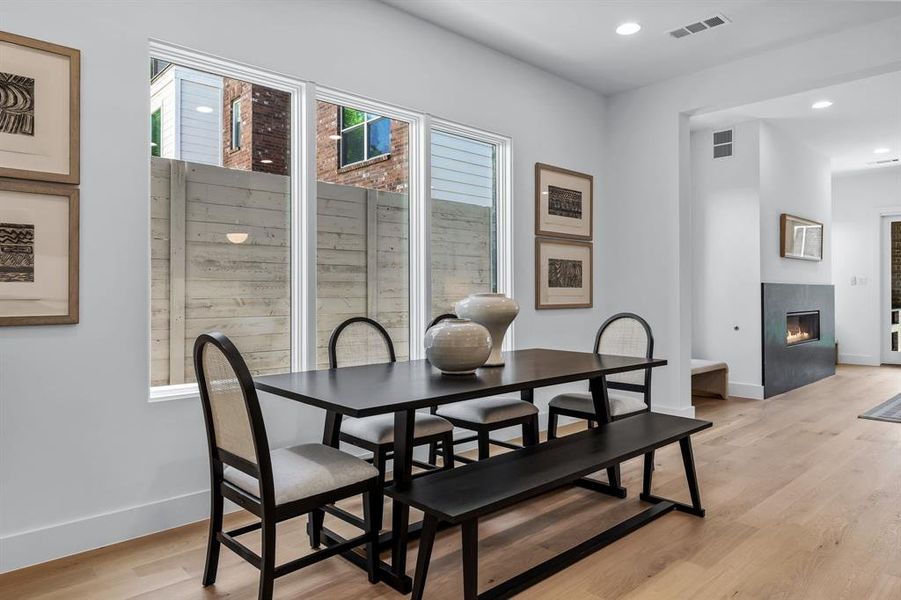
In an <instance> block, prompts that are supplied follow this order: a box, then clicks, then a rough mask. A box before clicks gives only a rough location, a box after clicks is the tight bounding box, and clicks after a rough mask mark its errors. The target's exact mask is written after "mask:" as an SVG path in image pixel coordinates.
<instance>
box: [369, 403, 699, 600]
mask: <svg viewBox="0 0 901 600" xmlns="http://www.w3.org/2000/svg"><path fill="white" fill-rule="evenodd" d="M711 426H712V423H710V422H709V421H701V420H698V419H688V418H684V417H676V416H671V415H665V414H659V413H644V414H641V415H636V416H634V417H630V418H628V419H623V420H620V421H614V422H611V423H606V424H601V425H599V426H598V427H597V428H594V429H589V430H586V431H581V432H579V433H576V434H573V435H569V436H566V437H563V438H559V439H555V440H551V441H548V442H546V443H544V444H540V445H537V446H531V447H527V448H522V449H519V450H514V451H512V452H508V453H505V454H501V455H498V456H493V457H491V458H488V459H485V460H481V461H479V462H477V463H472V464H468V465H465V466H462V467H459V468H456V469H453V470H450V471H443V472H439V473H434V474H432V475H430V476H429V477H424V478H421V479H415V480H413V481H410V482H408V483H407V484H406V485H404V486H402V487H398V486H393V487H389V488H388V489H387V490H386V494H387V495H389V496H391V497H392V498H394V499H395V500H397V501H398V502H401V503H403V504H406V505H408V506H411V507H413V508H417V509H419V510H421V511H422V512H423V513H424V514H425V517H424V521H423V527H422V534H421V539H420V543H419V557H418V560H417V563H416V572H415V576H414V580H413V596H412V597H413V600H421V599H422V597H423V594H424V591H425V583H426V577H427V575H428V568H429V560H430V558H431V553H432V545H433V543H434V540H435V534H436V532H437V530H438V525H439V523H441V522H444V523H448V524H451V525H460V526H461V529H462V538H463V544H462V545H463V597H464V600H489V599H496V598H509V597H511V596H513V595H514V594H517V593H519V592H521V591H523V590H525V589H527V588H528V587H530V586H532V585H534V584H536V583H538V582H539V581H541V580H543V579H546V578H548V577H550V576H551V575H553V574H555V573H557V572H559V571H561V570H563V569H565V568H566V567H568V566H570V565H572V564H574V563H576V562H578V561H579V560H581V559H582V558H585V557H586V556H588V555H590V554H592V553H593V552H596V551H598V550H600V549H601V548H604V547H605V546H608V545H610V544H611V543H613V542H615V541H616V540H618V539H620V538H622V537H624V536H626V535H628V534H629V533H631V532H633V531H635V530H637V529H638V528H640V527H643V526H644V525H647V524H648V523H650V522H652V521H654V520H655V519H657V518H659V517H661V516H663V515H664V514H666V513H668V512H670V511H673V510H677V511H682V512H686V513H689V514H692V515H695V516H698V517H703V516H704V509H703V508H702V506H701V496H700V492H699V489H698V481H697V476H696V474H695V466H694V457H693V454H692V450H691V435H692V434H694V433H697V432H698V431H701V430H703V429H706V428H708V427H711ZM675 442H679V445H680V447H681V451H682V462H683V466H684V468H685V475H686V478H687V481H688V489H689V494H690V497H691V504H684V503H681V502H676V501H674V500H669V499H666V498H661V497H659V496H655V495H653V494H652V493H651V478H652V475H653V463H654V452H655V450H657V449H658V448H661V447H663V446H667V445H669V444H673V443H675ZM641 455H644V478H643V485H642V493H641V495H640V499H641V500H643V501H645V502H649V503H651V504H653V506H651V507H649V508H647V509H645V510H644V511H642V512H640V513H638V514H637V515H634V516H632V517H630V518H628V519H626V520H625V521H622V522H620V523H618V524H617V525H614V526H613V527H610V528H609V529H607V530H605V531H603V532H601V533H600V534H598V535H596V536H594V537H592V538H591V539H589V540H586V541H584V542H582V543H580V544H578V545H577V546H575V547H573V548H570V549H569V550H566V551H564V552H563V553H561V554H559V555H557V556H555V557H553V558H551V559H549V560H547V561H545V562H543V563H541V564H539V565H536V566H534V567H532V568H531V569H529V570H527V571H525V572H524V573H521V574H519V575H516V576H514V577H513V578H511V579H509V580H507V581H505V582H503V583H500V584H498V585H496V586H494V587H492V588H491V589H489V590H487V591H485V592H482V593H481V594H480V593H478V589H477V588H478V522H479V519H480V518H482V517H485V516H488V515H490V514H492V513H495V512H497V511H500V510H503V509H506V508H509V507H511V506H513V505H515V504H518V503H520V502H523V501H524V500H527V499H529V498H533V497H535V496H538V495H540V494H544V493H546V492H550V491H553V490H556V489H559V488H562V487H565V486H568V485H570V484H578V483H579V482H584V481H593V480H587V479H585V477H586V476H587V475H589V474H591V473H594V472H597V471H601V470H603V469H606V468H608V467H612V466H615V465H618V464H620V463H621V462H623V461H625V460H629V459H631V458H635V457H638V456H641Z"/></svg>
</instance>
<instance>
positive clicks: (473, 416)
mask: <svg viewBox="0 0 901 600" xmlns="http://www.w3.org/2000/svg"><path fill="white" fill-rule="evenodd" d="M537 413H538V408H537V407H536V406H535V405H534V404H532V403H531V402H526V401H525V400H520V399H519V398H476V399H475V400H464V401H463V402H455V403H454V404H447V405H445V406H441V407H439V408H438V414H439V415H441V416H443V417H447V418H449V419H459V420H460V421H467V422H469V423H478V424H487V423H497V422H499V421H507V420H509V419H516V418H518V417H528V416H529V415H534V414H537Z"/></svg>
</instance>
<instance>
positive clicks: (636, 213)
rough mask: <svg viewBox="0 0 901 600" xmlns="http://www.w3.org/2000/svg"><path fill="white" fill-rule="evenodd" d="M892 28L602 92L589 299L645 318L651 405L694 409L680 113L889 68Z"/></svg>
mask: <svg viewBox="0 0 901 600" xmlns="http://www.w3.org/2000/svg"><path fill="white" fill-rule="evenodd" d="M899 30H901V18H894V19H886V20H883V21H880V22H877V23H872V24H868V25H864V26H861V27H855V28H851V29H847V30H844V31H840V32H838V33H833V34H830V35H824V36H822V37H818V38H814V39H810V40H807V41H804V42H802V43H799V44H795V45H792V46H784V47H781V48H778V49H775V50H771V51H768V52H763V53H760V54H757V55H755V56H751V57H747V58H743V59H740V60H736V61H733V62H731V63H728V64H724V65H720V66H717V67H713V68H710V69H705V70H703V71H699V72H697V73H694V74H691V75H686V76H683V77H676V78H673V79H670V80H667V81H664V82H660V83H657V84H653V85H649V86H646V87H643V88H639V89H635V90H630V91H627V92H623V93H620V94H615V95H613V96H610V97H609V98H608V99H607V103H606V111H605V121H606V126H605V133H606V137H605V139H604V151H605V155H604V156H605V158H604V161H603V162H604V172H605V173H606V185H605V186H604V189H603V190H602V192H603V196H602V197H603V198H604V201H603V202H602V205H601V207H600V208H599V210H598V217H599V219H600V221H601V224H600V227H601V232H600V236H599V238H598V242H597V245H598V246H599V247H600V261H601V262H600V264H601V269H600V277H601V288H600V289H601V290H602V292H601V294H600V295H599V296H598V298H599V302H601V303H602V304H603V305H604V307H605V310H606V311H607V312H609V311H611V310H632V311H635V312H639V313H642V314H643V315H644V316H645V317H646V318H647V319H648V321H649V322H650V324H651V326H652V327H653V329H654V335H655V341H656V346H655V352H656V353H657V354H658V355H659V356H661V357H665V358H667V359H668V360H669V365H668V367H667V368H664V369H659V373H655V375H654V392H653V393H654V409H655V410H661V411H666V412H671V413H675V414H683V415H691V414H694V412H693V407H692V405H691V385H690V382H691V367H690V362H689V361H690V352H691V329H692V326H691V318H692V317H691V311H690V310H686V307H687V306H691V303H692V297H691V288H692V286H691V285H690V282H691V279H690V278H691V277H692V274H691V261H692V259H691V245H690V244H688V243H686V241H685V240H686V238H687V236H688V235H690V232H691V226H690V213H691V186H690V185H687V182H690V178H691V167H690V164H689V161H687V160H685V156H684V151H685V150H686V149H687V148H688V136H689V133H688V131H687V129H686V128H685V126H684V120H685V117H686V115H689V114H692V113H695V112H698V111H701V110H704V111H714V110H717V109H724V108H730V107H735V106H741V105H743V104H749V103H752V102H757V101H761V100H766V99H769V98H776V97H779V96H786V95H789V94H795V93H798V92H802V91H806V90H811V89H816V88H820V87H825V86H828V85H834V84H837V83H841V82H844V81H851V80H854V79H859V78H861V77H863V76H867V75H873V74H876V73H885V72H889V71H893V70H897V68H898V65H899V64H901V36H899V35H898V31H899ZM676 43H678V42H676ZM777 256H778V247H777ZM685 278H688V279H687V280H686V279H685ZM686 281H687V282H688V285H686Z"/></svg>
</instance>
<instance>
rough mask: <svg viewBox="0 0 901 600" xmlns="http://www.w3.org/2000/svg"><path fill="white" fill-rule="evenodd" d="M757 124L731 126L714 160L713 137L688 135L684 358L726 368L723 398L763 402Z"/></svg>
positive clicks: (706, 132)
mask: <svg viewBox="0 0 901 600" xmlns="http://www.w3.org/2000/svg"><path fill="white" fill-rule="evenodd" d="M758 131H759V122H758V121H746V122H743V123H738V124H736V125H735V126H734V140H735V141H734V143H733V154H732V156H730V157H725V158H717V159H715V158H713V130H709V129H708V130H702V131H694V132H692V134H691V184H692V206H691V210H692V212H691V240H692V248H691V252H692V284H693V285H692V316H691V318H692V328H691V334H692V335H691V355H692V357H694V358H702V359H707V360H717V361H723V362H725V363H726V364H728V365H729V394H730V395H732V396H741V397H751V398H762V397H763V387H762V384H761V371H762V365H761V360H762V359H761V337H760V310H761V308H760V196H759V187H760V186H759V183H760V152H759V140H758Z"/></svg>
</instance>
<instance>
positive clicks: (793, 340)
mask: <svg viewBox="0 0 901 600" xmlns="http://www.w3.org/2000/svg"><path fill="white" fill-rule="evenodd" d="M811 337H812V336H811V335H810V332H809V331H804V330H801V329H798V330H796V331H791V330H789V331H788V333H787V334H786V335H785V343H786V344H797V343H798V342H803V341H805V340H809V339H811Z"/></svg>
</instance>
